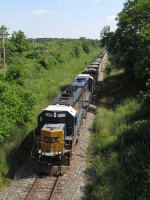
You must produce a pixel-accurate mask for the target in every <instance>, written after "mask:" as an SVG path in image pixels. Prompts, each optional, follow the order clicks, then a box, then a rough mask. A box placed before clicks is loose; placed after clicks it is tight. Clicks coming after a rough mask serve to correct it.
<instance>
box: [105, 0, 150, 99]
mask: <svg viewBox="0 0 150 200" xmlns="http://www.w3.org/2000/svg"><path fill="white" fill-rule="evenodd" d="M149 10H150V1H149V0H132V1H131V0H128V1H127V2H126V3H125V4H124V8H123V10H122V11H121V12H120V13H119V14H118V16H117V21H118V23H117V29H116V31H115V32H111V31H110V28H109V26H106V27H104V29H103V30H102V32H101V43H102V45H104V46H106V48H107V49H108V51H109V52H110V53H111V54H112V58H113V59H112V62H113V63H114V64H115V65H117V66H118V67H124V70H125V72H126V73H128V74H130V75H132V78H134V80H135V84H136V85H137V86H138V87H139V89H141V90H142V92H141V93H140V97H142V99H143V100H144V101H149V100H150V95H149V93H150V59H149V55H150V23H149V20H150V12H149Z"/></svg>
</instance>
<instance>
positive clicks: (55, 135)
mask: <svg viewBox="0 0 150 200" xmlns="http://www.w3.org/2000/svg"><path fill="white" fill-rule="evenodd" d="M63 149H64V131H63V130H48V129H45V128H43V129H41V150H42V152H47V153H48V152H49V153H54V154H56V153H58V152H63Z"/></svg>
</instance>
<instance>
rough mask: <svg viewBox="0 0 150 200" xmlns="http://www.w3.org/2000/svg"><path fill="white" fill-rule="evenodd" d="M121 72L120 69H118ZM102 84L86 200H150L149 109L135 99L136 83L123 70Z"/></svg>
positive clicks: (94, 126) (94, 127)
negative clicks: (129, 79)
mask: <svg viewBox="0 0 150 200" xmlns="http://www.w3.org/2000/svg"><path fill="white" fill-rule="evenodd" d="M118 71H119V70H118ZM113 73H114V71H113V72H112V74H111V75H109V76H107V78H106V79H105V80H104V82H103V84H102V93H101V100H100V107H99V109H98V111H97V114H96V118H95V120H94V124H93V132H94V133H93V134H94V136H93V137H94V138H93V139H92V140H93V141H94V150H93V147H91V150H90V152H91V151H93V152H94V154H92V155H91V156H90V163H91V168H90V169H89V173H91V171H94V173H92V176H91V177H89V184H88V185H87V189H86V193H85V199H92V200H99V199H101V200H106V199H109V200H120V199H121V200H126V199H128V200H133V199H138V200H141V199H145V200H148V199H149V198H150V196H149V194H150V185H149V184H150V159H149V155H150V148H149V147H150V134H149V130H150V109H149V107H148V105H146V104H143V103H141V102H140V101H138V99H136V95H137V93H138V90H137V89H136V88H135V85H134V81H132V82H131V81H130V83H129V81H128V77H127V75H125V74H124V73H123V72H122V71H121V70H120V71H119V74H116V70H115V75H114V74H113Z"/></svg>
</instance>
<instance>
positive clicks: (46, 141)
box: [44, 136, 59, 144]
mask: <svg viewBox="0 0 150 200" xmlns="http://www.w3.org/2000/svg"><path fill="white" fill-rule="evenodd" d="M58 140H59V137H52V138H50V137H47V136H45V137H44V142H45V143H49V144H52V143H58V142H59V141H58Z"/></svg>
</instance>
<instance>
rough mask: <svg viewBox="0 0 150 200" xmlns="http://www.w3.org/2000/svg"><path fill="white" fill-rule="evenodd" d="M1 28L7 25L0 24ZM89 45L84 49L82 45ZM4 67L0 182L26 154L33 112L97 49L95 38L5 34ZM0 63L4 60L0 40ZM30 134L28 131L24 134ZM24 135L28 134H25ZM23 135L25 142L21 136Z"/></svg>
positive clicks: (0, 88) (0, 87)
mask: <svg viewBox="0 0 150 200" xmlns="http://www.w3.org/2000/svg"><path fill="white" fill-rule="evenodd" d="M2 28H3V29H5V31H6V32H7V28H6V27H1V28H0V31H2ZM84 42H85V43H86V44H87V45H88V48H89V49H90V51H89V52H85V51H84V50H83V48H82V45H83V43H84ZM5 46H6V63H7V70H6V71H4V70H3V69H0V109H1V114H0V120H1V124H0V146H1V149H0V186H1V185H3V184H4V182H6V179H5V178H4V177H10V176H13V175H14V172H15V171H16V169H17V168H18V167H19V166H20V164H21V163H22V162H24V161H25V159H26V158H27V157H28V156H29V152H30V145H31V135H30V134H29V133H30V132H31V131H32V129H33V128H35V127H36V124H37V115H38V113H39V112H40V111H41V110H42V109H43V108H44V107H46V106H47V105H49V104H50V103H51V102H52V101H53V99H54V97H56V95H57V94H58V93H59V92H60V91H61V90H64V88H66V87H67V85H69V84H70V83H71V81H72V80H73V78H74V77H75V76H76V75H77V74H78V73H80V72H81V71H82V70H83V69H85V67H86V65H88V64H89V63H90V62H92V60H93V59H94V58H95V57H96V56H97V54H98V53H99V51H100V48H99V46H98V43H97V41H94V40H86V39H84V41H83V39H82V38H81V39H76V40H71V39H35V40H34V41H33V40H32V39H27V38H26V36H25V34H24V33H23V32H22V31H19V32H14V33H13V34H12V36H11V37H10V38H5ZM0 55H1V56H0V63H1V66H2V63H3V51H2V41H0ZM28 134H29V135H28ZM27 135H28V136H27ZM23 140H24V141H23Z"/></svg>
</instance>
